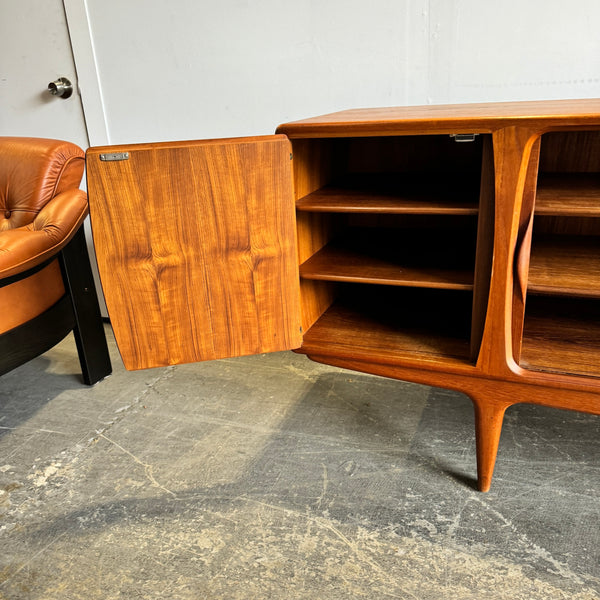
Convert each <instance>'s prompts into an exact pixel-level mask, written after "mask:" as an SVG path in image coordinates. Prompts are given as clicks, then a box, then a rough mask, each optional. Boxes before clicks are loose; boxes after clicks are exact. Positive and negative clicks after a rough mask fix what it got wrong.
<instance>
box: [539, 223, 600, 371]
mask: <svg viewBox="0 0 600 600" xmlns="http://www.w3.org/2000/svg"><path fill="white" fill-rule="evenodd" d="M528 290H529V291H530V292H537V293H545V294H564V295H570V296H590V297H593V298H600V238H598V237H596V236H567V235H556V236H542V237H539V238H538V237H535V236H534V239H533V246H532V249H531V262H530V264H529V283H528ZM598 311H599V312H600V306H599V307H598ZM599 367H600V364H599Z"/></svg>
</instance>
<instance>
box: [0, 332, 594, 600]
mask: <svg viewBox="0 0 600 600" xmlns="http://www.w3.org/2000/svg"><path fill="white" fill-rule="evenodd" d="M107 332H108V334H109V336H110V335H111V334H110V330H109V329H108V328H107ZM110 343H111V348H112V355H113V364H114V374H113V375H112V376H111V377H110V378H108V379H106V380H105V381H103V382H101V383H99V384H98V385H96V386H95V387H93V388H87V387H86V386H84V385H83V384H81V383H80V378H79V375H78V363H77V358H76V351H75V347H74V342H73V340H72V338H71V337H69V338H67V339H66V340H65V341H64V342H63V343H62V344H60V345H59V346H57V347H56V348H54V349H53V350H52V351H50V352H49V353H47V354H46V355H44V356H43V357H40V358H39V359H36V360H34V361H32V362H30V363H28V364H27V365H24V366H23V367H21V368H20V369H17V370H15V371H13V372H11V373H9V374H7V375H5V376H4V377H2V378H0V547H1V548H2V551H1V553H0V598H1V599H3V600H5V599H17V598H18V599H19V600H21V599H40V600H41V599H43V600H49V599H61V600H63V599H69V600H70V599H80V598H81V599H85V600H93V599H102V600H110V599H117V598H119V599H122V598H125V599H129V598H132V599H137V598H160V599H168V600H178V599H204V598H225V599H238V598H239V599H255V598H256V599H263V598H285V599H289V598H303V599H304V598H311V599H312V598H314V599H323V600H335V599H338V598H344V599H346V598H376V599H383V598H406V599H419V600H428V599H462V598H469V599H470V598H473V599H478V600H479V599H481V598H494V599H496V598H498V599H500V598H511V599H520V598H523V599H527V600H531V599H538V598H539V599H544V600H548V599H553V598H569V599H576V600H583V599H591V598H600V564H599V563H600V533H599V532H600V529H599V522H600V500H599V495H600V452H599V449H600V419H599V418H598V417H594V416H590V415H581V414H577V413H569V412H566V411H558V410H552V409H546V408H540V407H531V406H526V405H523V406H518V407H513V408H512V409H511V410H509V412H508V414H507V418H506V422H505V426H504V432H503V437H502V442H501V448H500V452H499V460H498V464H497V467H496V475H495V479H494V482H493V484H492V491H491V492H490V493H488V494H480V493H478V492H476V491H474V489H473V477H474V474H475V458H474V438H473V425H472V421H473V414H472V408H471V404H470V401H469V400H468V399H466V398H465V397H463V396H461V395H459V394H455V393H451V392H447V391H443V390H437V389H430V388H427V387H423V386H417V385H412V384H408V383H403V382H397V381H392V380H386V379H381V378H376V377H370V376H366V375H361V374H357V373H352V372H347V371H341V370H339V369H334V368H330V367H326V366H323V365H318V364H316V363H312V362H310V361H309V360H307V359H306V358H305V357H303V356H299V355H296V354H293V353H291V352H286V353H280V354H274V355H268V356H255V357H248V358H240V359H231V360H221V361H216V362H212V363H203V364H195V365H186V366H181V367H170V368H165V369H156V370H151V371H144V372H135V373H127V372H125V371H124V370H123V367H122V365H121V362H120V359H119V358H118V354H117V352H116V350H115V346H114V342H113V341H112V337H111V338H110Z"/></svg>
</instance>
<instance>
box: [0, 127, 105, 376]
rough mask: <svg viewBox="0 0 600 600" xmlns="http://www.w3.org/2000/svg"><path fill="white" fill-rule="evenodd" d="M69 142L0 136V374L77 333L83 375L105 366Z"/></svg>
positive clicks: (76, 155) (84, 208)
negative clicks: (69, 334)
mask: <svg viewBox="0 0 600 600" xmlns="http://www.w3.org/2000/svg"><path fill="white" fill-rule="evenodd" d="M83 169H84V152H83V150H81V148H79V147H78V146H76V145H75V144H71V143H69V142H63V141H58V140H48V139H41V138H15V137H0V375H3V374H4V373H6V372H8V371H10V370H11V369H14V368H15V367H17V366H19V365H21V364H23V363H25V362H27V361H29V360H31V359H32V358H34V357H35V356H38V355H40V354H42V353H44V352H46V351H47V350H49V349H50V348H51V347H52V346H54V345H55V344H56V343H58V342H59V341H60V340H62V339H63V338H64V337H65V336H66V335H67V334H68V333H69V332H70V331H73V333H74V335H75V341H76V343H77V350H78V353H79V360H80V363H81V369H82V372H83V379H84V382H85V383H87V384H89V385H91V384H93V383H96V382H97V381H99V380H100V379H103V378H104V377H106V376H107V375H108V374H110V372H111V364H110V359H109V356H108V348H107V345H106V338H105V335H104V329H103V325H102V319H101V316H100V310H99V307H98V299H97V296H96V289H95V286H94V281H93V278H92V273H91V269H90V263H89V258H88V254H87V248H86V244H85V237H84V233H83V227H82V225H83V220H84V219H85V217H86V215H87V213H88V205H87V196H86V194H85V192H83V191H81V190H80V189H78V188H79V184H80V182H81V177H82V175H83Z"/></svg>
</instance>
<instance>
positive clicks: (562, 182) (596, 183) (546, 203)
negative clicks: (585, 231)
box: [535, 173, 600, 217]
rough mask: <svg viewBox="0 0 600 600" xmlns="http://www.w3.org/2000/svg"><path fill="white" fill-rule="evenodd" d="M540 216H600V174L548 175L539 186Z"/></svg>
mask: <svg viewBox="0 0 600 600" xmlns="http://www.w3.org/2000/svg"><path fill="white" fill-rule="evenodd" d="M535 212H536V214H538V215H560V216H574V217H600V173H568V174H567V173H558V174H544V175H542V176H541V177H540V180H539V182H538V185H537V192H536V198H535Z"/></svg>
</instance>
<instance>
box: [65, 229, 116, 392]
mask: <svg viewBox="0 0 600 600" xmlns="http://www.w3.org/2000/svg"><path fill="white" fill-rule="evenodd" d="M60 265H61V269H62V274H63V280H64V284H65V289H66V291H67V294H68V295H69V296H70V298H71V302H72V304H73V312H74V313H75V328H74V329H73V334H74V335H75V343H76V344H77V353H78V354H79V362H80V364H81V371H82V374H83V381H84V383H86V384H87V385H94V384H95V383H97V382H98V381H100V380H101V379H104V378H105V377H106V376H108V375H110V374H111V373H112V365H111V364H110V356H109V354H108V345H107V343H106V335H105V333H104V327H103V325H102V316H101V314H100V307H99V305H98V297H97V296H96V286H95V284H94V278H93V276H92V269H91V266H90V259H89V256H88V252H87V246H86V243H85V234H84V230H83V227H81V228H80V229H79V231H78V232H77V233H76V234H75V236H74V237H73V239H72V240H71V241H70V242H69V243H68V244H67V245H66V246H65V247H64V248H63V250H62V252H61V253H60Z"/></svg>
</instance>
